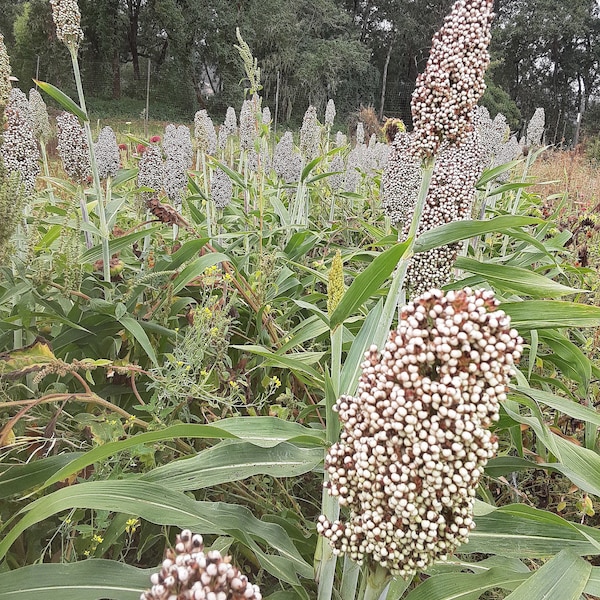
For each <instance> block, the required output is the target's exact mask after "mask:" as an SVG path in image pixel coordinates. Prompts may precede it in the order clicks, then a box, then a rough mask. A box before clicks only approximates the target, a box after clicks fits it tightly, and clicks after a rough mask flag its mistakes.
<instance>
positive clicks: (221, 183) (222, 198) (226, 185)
mask: <svg viewBox="0 0 600 600" xmlns="http://www.w3.org/2000/svg"><path fill="white" fill-rule="evenodd" d="M210 195H211V197H212V199H213V201H214V203H215V207H216V208H218V209H223V208H225V207H226V206H227V205H228V204H229V203H230V202H231V198H232V196H233V183H232V181H231V179H230V178H229V175H227V173H225V171H223V169H216V170H215V171H213V174H212V178H211V181H210Z"/></svg>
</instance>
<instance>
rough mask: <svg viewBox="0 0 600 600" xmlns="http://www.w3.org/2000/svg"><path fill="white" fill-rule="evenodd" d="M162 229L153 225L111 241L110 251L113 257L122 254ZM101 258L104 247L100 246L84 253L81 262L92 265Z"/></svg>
mask: <svg viewBox="0 0 600 600" xmlns="http://www.w3.org/2000/svg"><path fill="white" fill-rule="evenodd" d="M160 228H161V226H160V225H153V226H152V227H150V228H148V229H140V230H138V231H134V232H133V233H128V234H127V235H124V236H121V237H118V238H115V239H113V240H110V242H109V243H108V249H109V252H110V254H111V256H112V255H113V254H117V253H118V252H121V251H122V250H125V249H126V248H130V247H131V246H133V244H134V243H135V242H137V241H138V240H141V239H142V238H143V237H145V236H147V235H153V234H154V233H156V232H157V231H158V230H159V229H160ZM100 258H102V246H100V245H99V246H94V247H93V248H90V249H89V250H88V251H87V252H84V253H83V254H82V256H81V262H82V263H91V262H94V261H96V260H98V259H100Z"/></svg>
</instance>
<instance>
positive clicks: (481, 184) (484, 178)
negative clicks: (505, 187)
mask: <svg viewBox="0 0 600 600" xmlns="http://www.w3.org/2000/svg"><path fill="white" fill-rule="evenodd" d="M521 162H523V161H522V160H513V161H512V162H508V163H505V164H503V165H498V166H497V167H494V168H493V169H486V170H485V171H484V172H483V173H482V174H481V177H480V178H479V181H478V182H477V186H476V187H477V188H478V189H484V188H485V186H486V184H487V183H488V182H490V181H493V180H494V179H496V177H498V175H501V174H502V173H505V172H506V171H510V170H511V169H514V168H515V167H516V166H517V165H518V164H519V163H521Z"/></svg>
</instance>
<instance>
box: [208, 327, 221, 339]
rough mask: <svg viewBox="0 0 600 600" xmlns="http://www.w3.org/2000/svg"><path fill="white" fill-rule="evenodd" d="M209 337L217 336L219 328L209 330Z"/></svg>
mask: <svg viewBox="0 0 600 600" xmlns="http://www.w3.org/2000/svg"><path fill="white" fill-rule="evenodd" d="M210 335H212V336H213V337H215V336H217V335H219V328H218V327H213V328H211V330H210Z"/></svg>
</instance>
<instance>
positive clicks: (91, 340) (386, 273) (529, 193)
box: [0, 0, 600, 600]
mask: <svg viewBox="0 0 600 600" xmlns="http://www.w3.org/2000/svg"><path fill="white" fill-rule="evenodd" d="M51 1H52V4H53V8H54V10H55V22H56V25H57V31H58V34H59V38H60V39H62V40H63V41H64V42H65V43H66V44H67V46H68V47H69V49H70V50H71V55H72V58H73V68H74V73H75V78H76V81H78V82H79V81H80V80H79V76H78V73H79V71H78V68H79V67H78V63H77V47H78V44H79V42H80V40H81V35H80V30H79V21H78V10H77V5H76V3H75V2H74V1H71V2H67V1H65V0H51ZM490 19H491V2H489V1H488V0H471V1H469V2H465V1H464V0H458V2H457V3H456V4H455V5H454V7H453V10H452V13H451V14H450V15H449V16H448V18H447V19H446V22H445V23H444V26H443V27H442V29H441V30H440V32H439V33H438V34H437V35H436V37H435V38H434V40H433V45H432V51H431V56H430V60H429V63H428V65H427V69H426V71H425V72H424V74H423V75H422V76H420V78H419V80H418V82H417V90H416V92H415V96H414V99H413V113H414V131H413V132H412V133H407V132H405V131H404V126H403V124H402V123H401V122H398V121H394V120H389V121H387V122H386V124H385V126H384V127H383V128H382V129H381V130H379V131H376V132H374V133H373V134H372V135H371V136H369V137H368V138H367V136H366V135H365V122H367V121H368V122H369V123H370V122H372V119H367V118H364V119H363V120H362V121H359V123H358V126H357V127H356V131H352V132H351V136H350V137H347V136H346V135H344V134H343V133H341V132H337V133H334V131H337V127H336V120H335V104H334V102H333V101H330V102H329V103H328V104H327V107H326V108H325V107H321V109H320V111H319V110H317V108H316V107H312V106H311V107H309V108H308V110H307V111H306V115H305V118H304V121H303V123H302V127H301V129H300V131H298V132H292V131H278V132H275V131H274V122H273V118H272V115H271V113H270V110H269V108H268V107H266V106H262V100H261V97H260V95H259V92H260V85H259V83H260V82H259V80H258V77H257V72H256V70H255V64H254V62H253V61H252V57H251V53H250V49H248V48H247V47H246V46H244V44H243V40H241V38H240V53H241V55H242V58H243V59H245V60H244V64H245V66H246V70H247V76H248V82H249V88H250V89H249V93H248V99H247V100H246V101H245V102H244V104H243V106H242V107H241V109H240V110H239V113H237V114H236V110H235V109H234V108H230V109H229V110H228V112H227V116H226V119H225V121H224V123H222V124H221V125H219V126H218V127H215V125H214V123H213V121H212V120H211V118H210V117H209V115H208V114H207V113H206V111H199V112H198V113H197V114H196V115H195V120H194V124H193V126H192V125H191V124H188V125H179V126H176V125H174V124H168V125H166V127H164V130H161V132H160V135H154V136H151V137H149V138H148V139H145V138H143V137H142V136H141V135H140V134H137V133H136V131H137V125H136V124H127V125H126V126H122V127H115V129H116V131H115V130H114V129H112V128H110V127H101V126H100V125H99V126H98V127H97V131H96V132H95V133H94V132H93V131H92V126H91V124H90V120H89V118H88V115H87V112H86V109H85V97H84V95H83V90H82V89H81V86H79V91H80V94H79V98H78V102H77V103H75V101H73V100H72V99H69V98H66V97H65V96H64V95H63V94H62V92H60V90H58V89H56V88H54V87H53V86H51V85H50V84H48V83H42V82H39V86H38V89H33V90H31V92H30V94H29V97H28V98H27V97H26V96H25V95H24V94H23V93H22V92H20V91H19V90H17V89H11V86H10V82H9V79H8V76H9V74H10V66H9V59H8V56H7V55H6V50H5V49H4V48H3V45H2V44H0V69H4V71H3V74H1V77H0V80H1V82H2V83H3V85H4V84H6V85H4V87H3V88H2V89H1V90H0V93H1V98H2V100H1V102H2V106H3V114H4V120H5V127H4V135H3V140H2V145H1V146H0V155H1V157H2V173H1V185H0V214H1V215H2V219H1V220H0V269H1V270H0V351H2V353H1V354H0V392H1V399H0V414H1V415H2V418H1V420H0V456H1V458H2V461H1V463H0V531H1V532H2V533H1V535H0V561H1V562H0V600H8V599H9V598H10V599H14V598H18V599H23V600H25V599H27V600H31V599H37V598H39V599H42V598H44V599H48V598H60V599H61V600H68V599H71V598H73V599H77V600H86V599H90V600H96V599H98V600H99V599H102V598H111V599H112V598H114V599H117V600H130V599H131V600H133V599H137V598H140V597H141V598H143V599H144V600H158V599H165V600H182V599H188V598H189V599H195V600H200V599H206V600H228V599H233V600H235V599H241V598H247V599H251V598H256V599H258V598H270V599H272V600H284V599H290V600H292V599H312V598H318V599H319V600H326V599H329V598H336V599H342V600H354V599H358V600H375V599H381V600H399V599H400V598H406V599H407V600H419V599H421V600H424V599H427V600H443V599H450V598H462V599H465V600H466V599H475V598H480V597H481V598H488V599H491V598H510V599H511V600H521V599H525V598H526V599H527V600H537V599H540V600H541V599H542V598H546V599H547V598H556V599H561V600H568V599H571V598H572V599H573V600H579V599H580V598H594V597H596V596H598V595H600V570H599V569H600V567H598V566H595V565H596V564H597V563H598V558H597V557H598V556H599V555H600V533H599V532H598V530H597V528H596V526H597V524H598V522H597V518H596V516H595V509H596V508H597V500H596V497H597V496H598V495H600V456H599V455H598V435H597V429H598V425H599V424H600V416H599V415H598V413H597V411H596V409H595V398H596V397H597V396H598V384H597V381H598V379H599V374H600V370H599V367H598V366H597V359H598V356H597V352H596V349H595V348H596V346H597V344H596V330H597V327H598V326H599V325H600V308H598V307H597V306H596V304H597V303H598V302H597V300H598V298H599V294H598V279H597V274H596V267H597V264H598V250H597V246H598V237H597V229H598V224H597V220H596V217H595V214H594V210H593V209H594V206H595V203H596V201H597V200H598V199H597V197H595V196H594V195H593V194H592V193H591V192H590V191H589V189H588V190H584V189H581V187H580V185H579V184H576V183H574V182H575V181H576V174H577V173H578V172H579V171H578V169H579V167H580V166H581V164H582V162H581V161H582V159H581V157H577V156H574V155H573V156H568V157H567V158H565V155H564V154H552V153H551V152H550V151H549V150H547V149H544V148H543V146H542V139H543V131H544V115H543V111H537V112H536V114H535V115H533V117H532V118H531V120H530V124H529V127H528V129H527V132H526V135H525V136H523V139H521V140H517V138H516V137H515V136H511V134H510V131H509V130H508V128H507V125H506V121H505V119H504V118H503V117H502V115H498V116H496V117H495V118H494V119H491V118H490V116H489V114H488V113H487V111H486V110H485V109H482V108H479V107H477V102H478V100H479V98H480V96H481V93H482V92H483V73H484V72H485V69H486V67H487V63H488V60H489V58H488V55H487V44H488V42H489V22H490ZM40 91H41V92H44V93H47V94H48V95H49V96H50V97H52V98H53V99H54V100H55V101H57V102H58V103H59V104H60V105H61V107H62V108H64V109H65V111H64V112H61V113H60V114H58V115H57V116H56V117H55V118H52V119H50V118H49V116H48V112H47V109H46V105H45V103H44V99H43V97H42V95H41V94H40ZM323 109H325V110H324V112H322V114H321V111H323ZM364 116H365V117H366V116H367V115H366V114H365V115H364ZM132 126H133V127H132ZM132 129H133V131H134V132H133V133H132ZM47 148H49V149H51V151H50V152H47ZM55 148H56V150H54V149H55ZM560 161H563V164H564V165H565V166H564V172H565V174H567V175H568V177H567V178H566V179H563V178H562V173H561V172H560V171H561V169H559V168H557V165H559V164H560ZM567 168H568V169H569V170H567ZM532 174H535V179H534V177H533V176H532ZM549 175H550V177H549ZM558 175H561V182H562V183H561V184H560V185H559V186H558V187H551V186H556V183H544V184H543V185H542V182H544V181H548V180H549V179H553V180H554V179H557V178H558V177H557V176H558ZM561 185H564V187H561ZM563 192H564V193H563ZM581 194H585V197H584V198H583V199H582V196H581ZM390 331H391V333H390ZM156 571H158V572H156ZM145 590H147V591H145Z"/></svg>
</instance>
